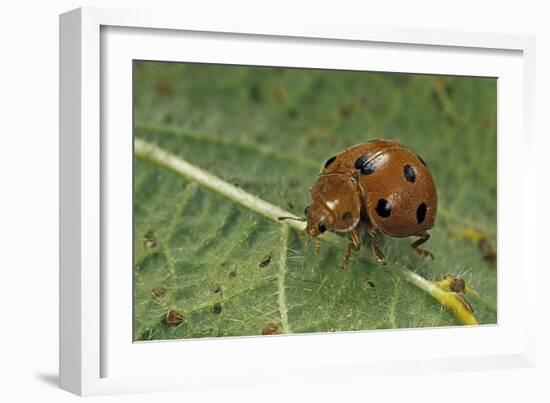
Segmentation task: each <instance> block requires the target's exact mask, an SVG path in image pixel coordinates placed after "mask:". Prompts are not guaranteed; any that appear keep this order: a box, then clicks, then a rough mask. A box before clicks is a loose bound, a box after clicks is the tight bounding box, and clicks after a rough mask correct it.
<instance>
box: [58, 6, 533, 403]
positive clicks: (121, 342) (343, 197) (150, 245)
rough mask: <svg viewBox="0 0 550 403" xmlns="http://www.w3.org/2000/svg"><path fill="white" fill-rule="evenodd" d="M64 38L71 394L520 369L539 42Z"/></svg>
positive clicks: (104, 33)
mask: <svg viewBox="0 0 550 403" xmlns="http://www.w3.org/2000/svg"><path fill="white" fill-rule="evenodd" d="M60 24H61V33H60V35H61V38H60V44H61V58H60V68H61V72H60V82H61V88H60V95H61V104H60V109H61V122H60V125H61V133H60V136H61V141H60V184H61V185H60V188H61V190H60V201H61V222H60V233H61V239H60V242H61V264H60V282H61V283H60V290H61V291H60V292H61V295H60V322H61V323H60V339H61V340H60V350H61V357H60V382H61V385H62V387H63V388H65V389H67V390H70V391H72V392H74V393H78V394H86V395H87V394H105V393H122V392H136V391H154V390H166V389H177V388H200V387H203V388H204V387H216V386H224V385H229V384H232V385H234V384H238V385H247V384H257V383H263V382H272V381H273V380H274V379H276V380H277V381H288V382H292V380H293V379H294V378H295V376H296V375H297V374H300V375H301V376H302V377H304V376H305V377H306V378H310V379H324V378H326V379H329V375H328V374H330V379H334V377H346V376H347V374H349V373H352V372H353V373H354V374H356V375H357V374H359V375H364V376H367V375H369V374H370V373H374V372H376V373H380V372H384V371H386V372H388V373H405V374H406V373H416V372H418V371H419V370H422V371H439V370H454V369H457V368H461V369H480V368H501V367H517V366H528V365H531V362H532V360H533V346H532V342H531V339H532V337H534V335H532V334H531V333H530V329H532V327H531V322H530V317H529V316H528V315H526V312H531V311H532V310H531V309H530V308H529V307H530V306H531V305H532V304H533V301H534V296H533V289H534V285H533V284H532V283H531V282H529V281H528V277H529V275H530V273H531V274H532V273H533V271H534V270H535V268H536V265H535V264H533V261H532V259H534V253H533V251H532V248H534V245H532V244H530V243H528V242H527V241H526V239H527V237H526V236H525V234H527V233H528V232H529V231H530V229H529V225H532V224H533V223H532V220H529V219H525V220H524V219H523V218H526V217H528V215H529V203H528V202H529V201H528V200H527V199H526V198H525V196H522V195H523V194H529V193H528V192H522V191H521V190H522V189H523V190H526V189H530V188H531V187H532V186H533V183H531V182H530V181H531V179H530V178H529V177H525V176H522V174H521V173H520V172H518V171H517V170H516V169H515V167H516V166H517V164H518V163H520V162H521V163H522V164H523V165H525V166H529V164H530V163H531V162H530V161H529V158H528V156H529V153H530V147H531V140H530V139H531V127H530V122H531V119H532V108H531V106H530V103H531V102H532V100H531V97H532V94H533V88H534V74H533V68H534V65H533V57H534V55H533V51H534V50H533V49H534V44H533V39H532V38H530V37H525V36H516V35H500V34H476V33H464V32H450V31H449V32H446V31H437V32H431V31H421V30H411V29H405V28H395V29H393V28H392V29H389V28H387V29H386V28H372V27H357V26H348V25H340V24H330V23H319V22H315V21H311V22H306V23H300V24H293V23H292V22H288V23H284V24H280V23H278V24H274V23H269V22H267V21H256V22H251V21H244V20H243V21H240V22H238V23H237V22H235V21H233V22H228V21H224V22H222V21H213V20H210V19H201V18H191V16H184V17H183V18H181V16H178V18H175V16H173V15H170V14H169V13H159V12H149V11H147V12H144V11H135V10H134V11H128V10H126V11H122V10H107V9H95V8H94V9H87V8H86V9H78V10H74V11H71V12H68V13H66V14H63V15H62V16H61V20H60ZM233 24H235V25H233ZM518 290H519V291H518ZM521 293H523V294H525V295H522V298H518V294H521ZM457 339H460V340H461V343H456V342H455V341H456V340H457ZM365 346H368V348H367V347H365ZM212 363H215V365H213V364H212ZM306 369H307V371H305V370H306ZM335 373H337V374H336V375H335Z"/></svg>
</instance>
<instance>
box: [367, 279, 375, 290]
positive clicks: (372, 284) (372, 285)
mask: <svg viewBox="0 0 550 403" xmlns="http://www.w3.org/2000/svg"><path fill="white" fill-rule="evenodd" d="M367 285H368V286H369V287H370V288H374V283H373V282H372V281H370V280H369V281H367Z"/></svg>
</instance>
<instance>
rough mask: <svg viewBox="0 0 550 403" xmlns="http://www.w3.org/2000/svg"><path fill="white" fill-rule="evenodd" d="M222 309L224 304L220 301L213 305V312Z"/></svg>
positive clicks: (218, 311) (219, 311)
mask: <svg viewBox="0 0 550 403" xmlns="http://www.w3.org/2000/svg"><path fill="white" fill-rule="evenodd" d="M221 311H222V304H220V303H219V302H216V303H215V304H214V306H213V307H212V312H214V313H221Z"/></svg>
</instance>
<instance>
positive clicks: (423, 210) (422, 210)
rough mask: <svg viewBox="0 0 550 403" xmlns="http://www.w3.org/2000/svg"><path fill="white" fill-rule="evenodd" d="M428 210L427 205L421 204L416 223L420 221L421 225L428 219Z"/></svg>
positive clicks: (417, 211)
mask: <svg viewBox="0 0 550 403" xmlns="http://www.w3.org/2000/svg"><path fill="white" fill-rule="evenodd" d="M426 210H427V207H426V203H421V204H420V206H418V208H417V209H416V221H418V223H419V224H422V221H424V219H425V218H426Z"/></svg>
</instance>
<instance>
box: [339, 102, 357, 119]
mask: <svg viewBox="0 0 550 403" xmlns="http://www.w3.org/2000/svg"><path fill="white" fill-rule="evenodd" d="M353 108H354V107H353V104H348V105H344V106H342V107H341V108H340V116H341V117H342V118H347V117H349V116H350V115H351V113H352V112H353Z"/></svg>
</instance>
